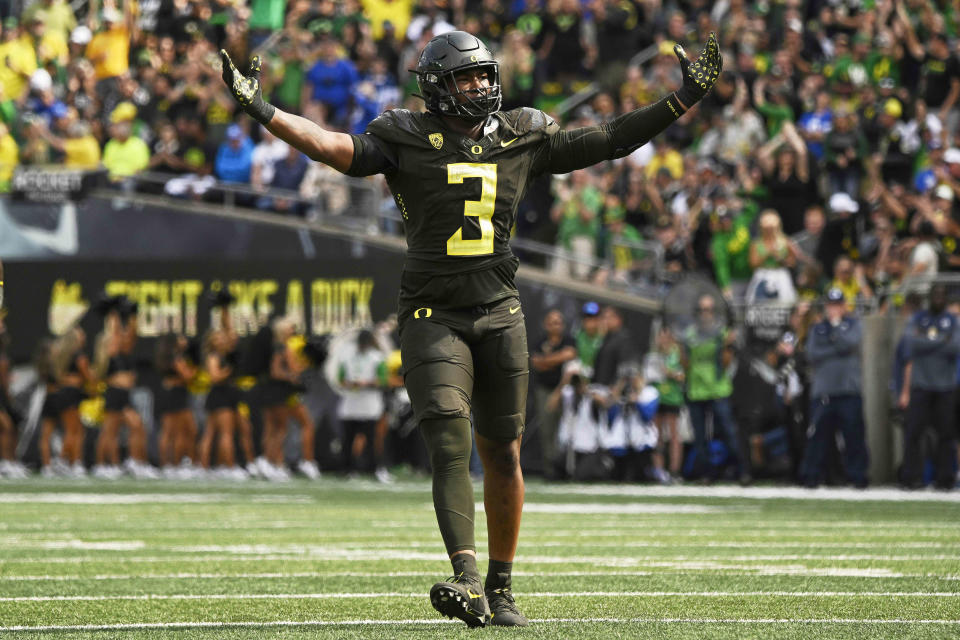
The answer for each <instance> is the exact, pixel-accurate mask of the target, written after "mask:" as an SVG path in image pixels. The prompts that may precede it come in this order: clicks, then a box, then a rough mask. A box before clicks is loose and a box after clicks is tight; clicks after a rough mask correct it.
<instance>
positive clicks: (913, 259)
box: [909, 220, 940, 279]
mask: <svg viewBox="0 0 960 640" xmlns="http://www.w3.org/2000/svg"><path fill="white" fill-rule="evenodd" d="M916 234H917V243H916V245H915V246H914V248H913V251H912V252H911V253H910V271H909V274H910V275H911V276H920V277H922V278H925V279H929V278H932V277H934V276H936V275H937V272H938V271H939V270H940V265H939V261H940V256H939V243H938V242H937V237H936V234H935V232H934V229H933V224H932V223H931V222H930V221H929V220H923V221H921V222H920V224H918V225H917V229H916Z"/></svg>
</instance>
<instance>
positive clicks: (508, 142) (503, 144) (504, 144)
mask: <svg viewBox="0 0 960 640" xmlns="http://www.w3.org/2000/svg"><path fill="white" fill-rule="evenodd" d="M517 140H519V138H514V139H513V140H501V141H500V146H501V147H509V146H510V145H512V144H513V143H514V142H516V141H517Z"/></svg>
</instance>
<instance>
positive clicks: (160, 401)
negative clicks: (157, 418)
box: [157, 385, 190, 415]
mask: <svg viewBox="0 0 960 640" xmlns="http://www.w3.org/2000/svg"><path fill="white" fill-rule="evenodd" d="M157 405H158V406H157V410H158V412H159V413H160V415H163V414H165V413H179V412H180V411H186V410H187V409H189V408H190V392H189V391H187V388H186V387H184V386H183V385H177V386H175V387H169V388H166V387H165V388H163V389H160V393H159V394H157Z"/></svg>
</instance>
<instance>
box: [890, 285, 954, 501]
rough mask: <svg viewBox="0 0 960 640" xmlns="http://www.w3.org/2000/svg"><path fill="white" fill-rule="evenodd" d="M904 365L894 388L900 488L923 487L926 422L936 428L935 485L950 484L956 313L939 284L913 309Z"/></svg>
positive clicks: (952, 452) (951, 484) (906, 332)
mask: <svg viewBox="0 0 960 640" xmlns="http://www.w3.org/2000/svg"><path fill="white" fill-rule="evenodd" d="M904 342H905V352H906V353H905V359H906V367H905V369H904V374H903V387H902V390H901V392H900V403H899V404H900V408H901V409H906V411H907V418H906V428H905V429H904V433H903V467H902V468H901V475H900V482H901V485H902V486H903V488H905V489H919V488H921V487H922V486H923V480H922V465H923V462H922V460H923V456H922V454H921V451H920V447H921V440H922V437H923V434H924V432H925V431H926V429H927V428H928V427H933V428H934V430H935V431H936V432H937V446H936V447H935V449H934V451H935V452H936V453H935V458H936V467H937V476H936V485H937V487H938V488H940V489H950V488H952V487H953V483H954V477H953V474H952V468H953V457H954V455H955V451H956V435H955V431H954V428H955V425H954V422H953V415H954V414H953V411H954V409H953V395H954V385H955V382H954V381H955V379H956V372H957V363H958V360H960V330H958V329H957V318H956V317H955V316H954V315H953V314H952V313H950V312H949V311H947V291H946V288H945V287H944V286H943V285H935V286H933V287H932V288H931V289H930V304H929V310H927V311H918V312H917V313H916V314H914V316H913V318H911V319H910V322H909V324H908V325H907V328H906V330H905V332H904Z"/></svg>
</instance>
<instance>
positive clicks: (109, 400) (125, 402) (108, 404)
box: [103, 387, 133, 411]
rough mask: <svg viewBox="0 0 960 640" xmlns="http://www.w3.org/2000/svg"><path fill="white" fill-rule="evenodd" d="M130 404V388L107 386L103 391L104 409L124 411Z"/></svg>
mask: <svg viewBox="0 0 960 640" xmlns="http://www.w3.org/2000/svg"><path fill="white" fill-rule="evenodd" d="M132 406H133V405H131V404H130V389H124V388H122V387H107V390H106V391H104V392H103V410H104V411H123V410H124V409H126V408H127V407H132Z"/></svg>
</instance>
